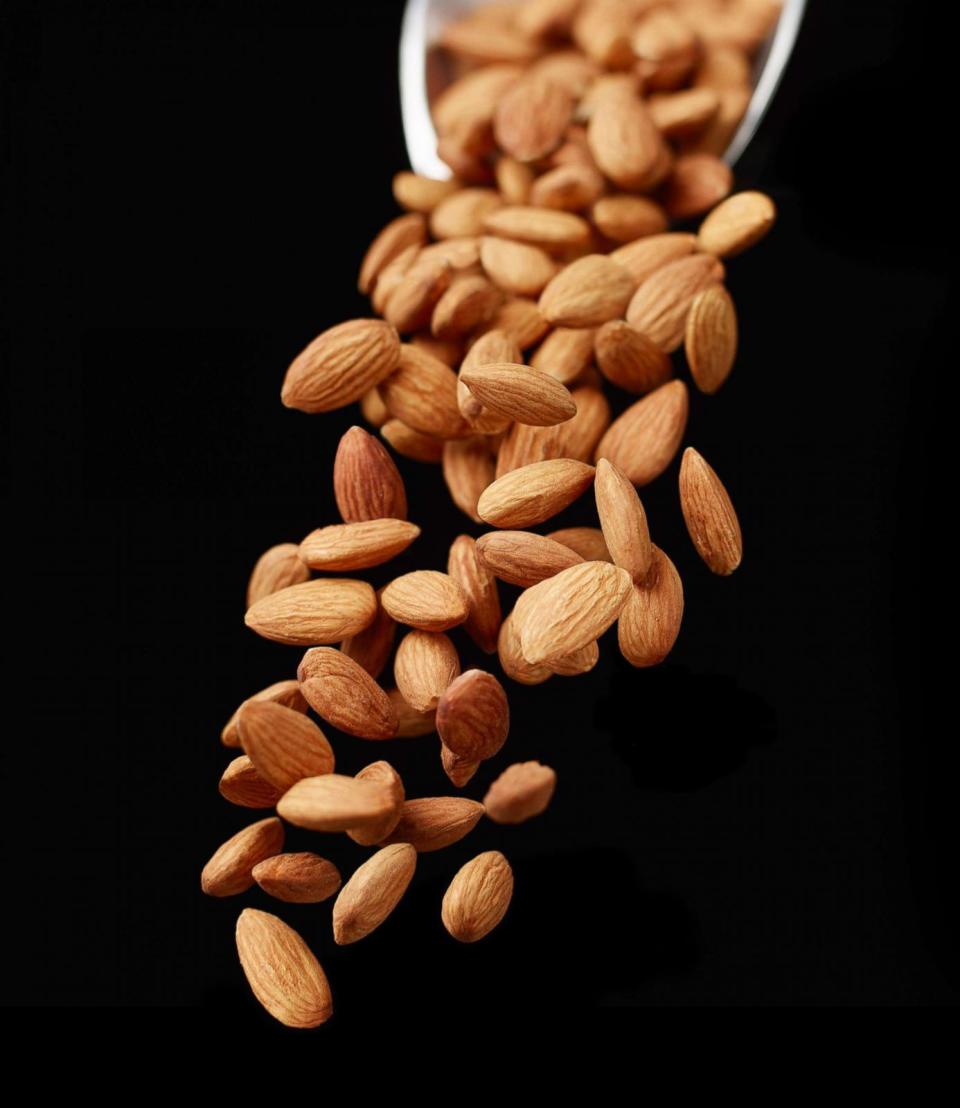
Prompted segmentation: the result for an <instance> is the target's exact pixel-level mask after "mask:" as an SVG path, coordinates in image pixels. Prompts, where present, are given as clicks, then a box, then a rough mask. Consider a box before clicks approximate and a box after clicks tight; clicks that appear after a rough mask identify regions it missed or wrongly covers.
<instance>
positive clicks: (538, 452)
mask: <svg viewBox="0 0 960 1108" xmlns="http://www.w3.org/2000/svg"><path fill="white" fill-rule="evenodd" d="M563 426H564V425H563V424H562V423H559V424H556V425H554V426H553V427H531V426H530V424H528V423H514V424H512V425H511V427H510V430H509V431H507V433H506V434H505V435H504V436H503V438H502V439H501V440H500V446H499V449H498V450H497V470H496V476H497V479H498V480H499V479H500V478H501V477H503V476H504V475H505V474H507V473H510V472H511V471H512V470H515V469H519V468H520V467H521V466H526V465H532V464H533V463H534V462H545V461H550V460H551V459H553V458H562V457H563V450H562V449H561V447H560V435H561V428H562V427H563Z"/></svg>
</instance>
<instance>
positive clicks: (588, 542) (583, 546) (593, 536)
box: [547, 527, 613, 562]
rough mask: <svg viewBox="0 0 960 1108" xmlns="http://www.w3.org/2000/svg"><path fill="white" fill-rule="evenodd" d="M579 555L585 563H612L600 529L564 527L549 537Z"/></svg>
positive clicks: (551, 533) (548, 536) (552, 532)
mask: <svg viewBox="0 0 960 1108" xmlns="http://www.w3.org/2000/svg"><path fill="white" fill-rule="evenodd" d="M547 538H548V539H553V541H554V542H558V543H560V544H561V545H563V546H567V547H569V548H570V549H571V550H572V551H573V552H574V553H575V554H579V555H580V557H581V558H582V559H583V560H584V561H585V562H612V561H613V559H612V558H611V557H610V551H609V550H607V544H606V541H605V540H604V537H603V532H602V531H601V530H600V528H599V527H563V528H561V529H560V530H559V531H551V532H550V533H549V534H548V535H547Z"/></svg>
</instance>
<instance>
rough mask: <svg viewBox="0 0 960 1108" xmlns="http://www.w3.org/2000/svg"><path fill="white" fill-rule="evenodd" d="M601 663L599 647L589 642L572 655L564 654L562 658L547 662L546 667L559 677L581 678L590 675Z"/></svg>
mask: <svg viewBox="0 0 960 1108" xmlns="http://www.w3.org/2000/svg"><path fill="white" fill-rule="evenodd" d="M599 661H600V647H599V645H598V644H597V643H595V642H588V643H587V645H586V646H581V647H580V649H579V650H574V651H573V653H571V654H564V656H563V657H562V658H555V659H554V660H553V661H550V662H547V663H546V667H547V669H549V670H550V672H551V673H553V674H556V675H557V676H559V677H579V676H580V674H582V673H589V672H590V670H592V669H593V667H594V666H595V665H596V664H597V662H599Z"/></svg>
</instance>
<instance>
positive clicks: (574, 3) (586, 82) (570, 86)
mask: <svg viewBox="0 0 960 1108" xmlns="http://www.w3.org/2000/svg"><path fill="white" fill-rule="evenodd" d="M534 2H540V3H557V6H559V0H534ZM563 2H565V3H566V4H567V6H568V7H577V8H579V7H580V4H581V3H582V0H563ZM527 6H528V5H527ZM518 19H523V14H522V13H518ZM530 70H531V71H532V72H534V73H536V74H538V75H539V76H541V77H546V79H547V80H549V81H552V82H553V83H554V84H555V85H561V86H562V87H563V88H565V89H566V90H567V92H569V93H570V95H571V96H572V97H573V99H574V100H575V101H576V100H579V99H580V98H581V97H582V96H583V94H584V93H585V92H586V91H587V89H588V88H589V87H590V85H591V83H592V82H593V80H594V78H595V77H596V76H597V75H598V73H599V72H600V67H599V66H598V65H597V63H596V62H595V61H594V60H593V59H592V58H588V57H587V56H586V55H585V54H581V53H580V51H579V50H554V51H551V53H549V54H545V55H544V56H543V57H542V58H538V59H537V60H536V61H535V62H534V63H533V65H532V66H531V67H530ZM500 191H501V192H502V191H503V186H501V187H500ZM511 203H513V201H511Z"/></svg>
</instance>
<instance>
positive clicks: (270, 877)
mask: <svg viewBox="0 0 960 1108" xmlns="http://www.w3.org/2000/svg"><path fill="white" fill-rule="evenodd" d="M253 878H254V880H255V881H256V883H257V884H258V885H259V886H260V888H261V889H263V891H264V892H265V893H268V894H269V895H270V896H272V897H275V898H276V899H277V900H283V901H286V902H287V903H288V904H319V903H320V902H321V901H323V900H327V899H329V898H330V897H331V896H333V894H334V893H335V892H336V891H337V889H339V888H340V871H339V870H338V869H337V867H336V866H335V865H334V864H333V862H328V861H327V859H326V858H321V857H320V855H319V854H311V853H309V852H303V853H299V854H276V855H274V857H273V858H267V859H265V860H264V861H262V862H258V863H257V865H255V866H254V867H253Z"/></svg>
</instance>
